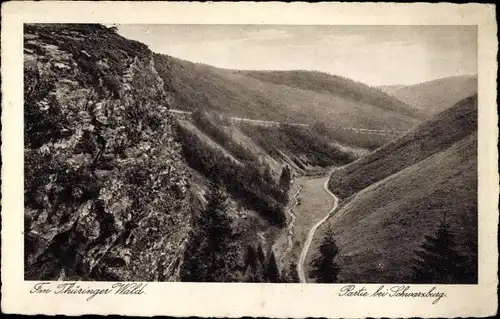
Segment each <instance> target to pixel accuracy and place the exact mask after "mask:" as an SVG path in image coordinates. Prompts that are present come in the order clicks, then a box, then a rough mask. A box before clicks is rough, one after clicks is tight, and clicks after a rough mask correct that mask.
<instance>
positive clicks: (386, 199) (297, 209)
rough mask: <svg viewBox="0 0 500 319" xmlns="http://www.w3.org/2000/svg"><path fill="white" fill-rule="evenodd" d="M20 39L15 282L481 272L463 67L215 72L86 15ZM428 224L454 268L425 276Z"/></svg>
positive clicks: (288, 279)
mask: <svg viewBox="0 0 500 319" xmlns="http://www.w3.org/2000/svg"><path fill="white" fill-rule="evenodd" d="M24 54H25V56H24V60H25V63H24V85H25V87H24V90H25V92H24V95H25V96H24V99H25V105H24V108H25V128H24V130H25V131H24V134H25V144H24V145H25V150H24V151H25V199H24V200H25V235H24V236H25V278H26V279H29V280H90V281H104V280H114V281H136V280H142V281H183V282H254V283H255V282H267V283H298V282H300V283H313V282H314V283H333V282H351V283H352V282H370V283H374V282H415V283H421V282H423V281H425V280H430V282H432V283H438V282H446V283H448V282H452V283H473V282H475V281H477V199H476V197H477V109H478V100H477V78H475V77H472V76H471V77H460V78H445V79H441V80H439V81H438V82H429V83H422V84H419V85H414V86H403V85H398V86H390V87H389V86H383V87H382V86H381V87H374V86H369V85H366V84H363V83H361V82H357V81H354V80H351V79H348V78H346V77H343V76H337V75H332V74H328V73H325V72H319V71H304V70H288V71H283V70H281V71H277V70H265V71H257V70H254V71H250V70H236V69H234V70H233V69H224V68H218V67H214V66H210V65H206V64H202V63H193V62H189V61H185V60H182V59H179V58H176V57H173V56H170V55H167V54H163V53H159V52H153V51H152V50H151V49H149V47H148V46H146V45H145V44H142V43H140V42H137V41H133V40H129V39H127V38H125V37H123V36H122V35H120V34H119V32H118V31H117V29H113V28H112V27H105V26H102V25H93V24H92V25H89V24H72V25H58V24H47V25H26V27H25V38H24ZM451 88H454V89H453V90H455V91H453V90H452V89H451ZM448 92H455V93H457V94H448ZM459 92H460V94H458V93H459ZM450 95H452V96H450ZM438 97H439V98H438ZM445 97H446V98H445ZM455 198H461V201H455V200H454V199H455ZM442 229H444V230H445V233H446V234H448V233H449V234H452V235H449V237H450V238H451V239H450V240H449V245H448V246H449V247H448V246H447V247H445V248H446V249H449V251H450V253H449V254H450V256H454V257H453V258H455V259H453V260H452V261H450V260H451V259H450V260H448V261H447V263H448V264H450V263H454V264H456V265H457V267H458V268H460V269H458V268H457V269H454V271H455V272H456V274H455V273H454V274H452V275H450V276H449V277H446V278H444V277H443V278H437V277H436V276H435V277H432V278H431V277H429V276H431V275H428V274H426V276H427V277H426V278H427V279H426V278H423V277H425V276H424V275H422V273H424V270H426V269H424V270H423V269H421V263H423V262H425V261H426V259H425V258H426V257H425V253H426V251H425V250H426V249H427V248H428V247H430V244H428V243H427V242H428V241H430V242H431V241H432V240H434V239H433V238H434V237H436V236H438V235H439V234H441V233H443V231H442ZM436 234H437V235H436ZM426 243H427V244H426ZM441 248H442V247H441ZM429 249H430V248H429ZM443 249H444V248H442V250H443ZM422 255H424V257H419V256H422ZM445 257H446V258H448V257H447V256H444V257H443V258H445ZM450 258H451V257H450ZM424 259H425V260H424ZM443 263H444V262H443ZM448 264H447V265H448ZM419 267H420V268H419ZM436 267H437V266H436ZM430 269H431V270H429V272H433V271H434V269H432V267H430ZM437 271H438V270H435V272H437ZM440 271H441V270H440ZM442 273H443V271H442V272H441V273H440V274H442ZM417 275H418V276H420V277H418V276H417ZM428 278H430V279H428Z"/></svg>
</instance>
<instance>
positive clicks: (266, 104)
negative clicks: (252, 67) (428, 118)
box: [155, 54, 419, 131]
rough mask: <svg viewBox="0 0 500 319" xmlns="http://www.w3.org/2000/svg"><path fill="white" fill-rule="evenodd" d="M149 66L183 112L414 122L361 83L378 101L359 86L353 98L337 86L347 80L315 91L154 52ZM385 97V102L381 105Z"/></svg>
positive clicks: (393, 124) (373, 123) (385, 124)
mask: <svg viewBox="0 0 500 319" xmlns="http://www.w3.org/2000/svg"><path fill="white" fill-rule="evenodd" d="M155 65H156V67H157V70H158V72H159V74H160V76H161V77H162V78H163V80H164V83H165V91H167V92H169V93H171V97H172V99H173V100H175V101H177V102H176V104H177V105H179V107H180V108H182V109H184V110H195V109H210V110H215V111H220V112H222V113H225V114H229V115H233V116H239V117H246V118H251V119H262V120H274V121H280V122H296V123H310V124H312V123H314V122H317V121H319V122H324V123H326V124H328V125H330V126H349V127H361V128H370V129H386V130H396V131H398V130H403V131H405V130H408V129H410V128H412V127H413V126H414V125H415V124H417V123H418V122H419V119H416V118H414V117H413V116H410V115H408V111H407V109H408V108H407V107H400V106H401V105H402V103H401V102H399V101H396V100H395V99H394V98H391V97H390V96H387V95H385V94H383V93H382V92H380V91H378V90H377V89H371V88H370V89H368V87H366V86H363V89H365V90H369V91H370V92H378V95H379V96H380V97H383V98H384V99H377V98H372V97H370V94H366V92H363V91H359V90H358V91H359V92H358V91H352V92H355V93H356V96H352V94H351V95H349V94H348V92H349V90H350V89H351V88H352V87H354V85H352V86H351V87H341V86H342V85H344V86H345V83H348V81H347V80H344V81H343V82H339V89H338V90H336V91H334V90H324V91H322V92H319V91H318V90H312V88H311V87H305V86H302V87H299V86H297V85H295V86H292V85H287V83H282V82H280V81H274V82H272V81H271V82H269V81H262V80H260V79H257V78H255V77H252V76H247V75H245V73H242V72H239V71H236V70H224V69H218V68H215V67H211V66H207V65H202V64H195V63H191V62H187V61H182V60H179V59H176V58H172V57H169V56H166V55H160V54H157V55H155ZM304 76H306V75H304ZM305 82H307V77H306V80H305ZM349 83H350V82H349ZM337 91H338V92H337ZM340 91H343V92H341V93H339V92H340ZM360 96H362V97H363V98H359V97H360ZM372 100H373V101H372ZM381 101H383V102H384V103H381ZM388 101H390V103H385V102H388Z"/></svg>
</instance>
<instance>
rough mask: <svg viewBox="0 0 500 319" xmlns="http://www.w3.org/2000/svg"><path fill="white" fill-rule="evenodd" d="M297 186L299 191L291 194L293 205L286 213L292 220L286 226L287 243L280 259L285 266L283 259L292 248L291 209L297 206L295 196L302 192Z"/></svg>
mask: <svg viewBox="0 0 500 319" xmlns="http://www.w3.org/2000/svg"><path fill="white" fill-rule="evenodd" d="M297 186H298V187H299V189H298V190H297V191H296V192H295V194H293V199H294V200H295V203H294V204H293V205H292V206H291V207H290V208H289V209H288V213H289V214H290V217H291V218H292V220H291V221H290V223H289V224H288V241H287V245H286V249H285V252H284V253H283V254H282V255H281V258H280V262H281V264H282V265H283V264H285V257H286V255H287V254H288V253H289V252H290V251H291V250H292V246H293V224H294V223H295V214H294V213H293V211H292V209H294V208H295V207H296V206H297V205H298V203H299V201H298V199H297V196H298V195H299V193H300V191H301V190H302V186H300V185H297Z"/></svg>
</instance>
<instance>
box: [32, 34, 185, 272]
mask: <svg viewBox="0 0 500 319" xmlns="http://www.w3.org/2000/svg"><path fill="white" fill-rule="evenodd" d="M24 47H25V49H24V61H25V63H24V85H25V87H24V91H25V95H24V98H25V103H24V112H25V123H24V134H25V143H24V147H25V194H24V195H25V234H24V236H25V278H26V279H51V280H57V279H60V280H72V279H86V280H161V281H168V280H178V273H179V267H180V266H181V264H182V260H181V256H183V249H184V246H185V244H184V243H185V242H186V238H187V236H188V233H189V228H190V226H189V225H190V218H191V212H190V205H189V202H190V196H191V194H190V191H189V187H188V179H189V173H188V171H187V169H186V167H185V164H184V162H183V160H182V158H181V156H180V148H179V145H178V144H177V143H176V142H175V136H174V134H175V133H174V132H173V131H172V127H171V126H172V121H173V120H172V118H171V116H170V115H169V113H168V112H167V110H168V107H169V106H168V105H167V102H166V101H167V99H166V98H167V96H166V94H165V92H164V90H163V87H164V85H163V81H162V79H161V78H160V77H159V76H158V74H157V72H156V70H155V66H154V60H153V55H152V52H151V51H149V49H148V48H147V47H146V46H145V45H143V44H140V43H138V42H134V41H130V40H127V39H125V38H123V37H121V36H119V35H118V34H116V33H115V32H114V30H113V29H112V28H107V27H104V26H100V25H78V24H71V25H48V24H47V25H26V26H25V39H24Z"/></svg>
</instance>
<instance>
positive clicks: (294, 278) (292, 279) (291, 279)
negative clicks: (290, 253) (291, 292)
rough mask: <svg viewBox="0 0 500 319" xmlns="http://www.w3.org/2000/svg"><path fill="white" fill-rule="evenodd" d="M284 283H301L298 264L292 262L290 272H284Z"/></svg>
mask: <svg viewBox="0 0 500 319" xmlns="http://www.w3.org/2000/svg"><path fill="white" fill-rule="evenodd" d="M282 282H288V283H297V282H299V274H298V273H297V264H296V263H295V261H293V260H292V261H291V262H290V265H289V268H288V270H286V271H284V272H283V275H282Z"/></svg>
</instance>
